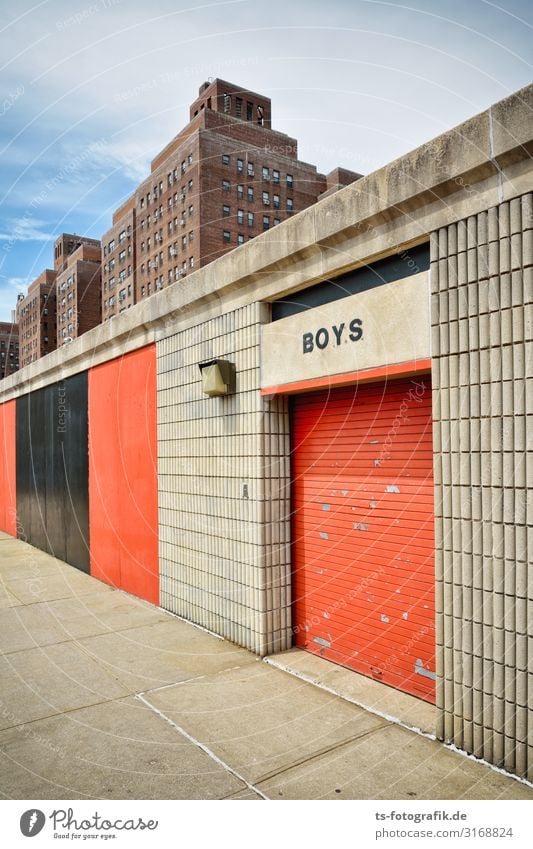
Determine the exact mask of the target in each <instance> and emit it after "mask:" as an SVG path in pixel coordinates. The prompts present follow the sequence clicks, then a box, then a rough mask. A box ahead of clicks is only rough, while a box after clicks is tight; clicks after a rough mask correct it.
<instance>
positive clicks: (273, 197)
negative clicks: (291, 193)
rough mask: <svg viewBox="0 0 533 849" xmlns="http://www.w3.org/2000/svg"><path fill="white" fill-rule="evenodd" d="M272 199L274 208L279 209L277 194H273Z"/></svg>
mask: <svg viewBox="0 0 533 849" xmlns="http://www.w3.org/2000/svg"><path fill="white" fill-rule="evenodd" d="M272 201H273V204H274V209H279V208H280V197H279V195H273V196H272Z"/></svg>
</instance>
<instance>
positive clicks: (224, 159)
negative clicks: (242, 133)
mask: <svg viewBox="0 0 533 849" xmlns="http://www.w3.org/2000/svg"><path fill="white" fill-rule="evenodd" d="M229 161H230V156H229V153H223V154H222V165H229Z"/></svg>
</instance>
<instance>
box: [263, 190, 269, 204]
mask: <svg viewBox="0 0 533 849" xmlns="http://www.w3.org/2000/svg"><path fill="white" fill-rule="evenodd" d="M263 206H270V195H269V193H268V192H263Z"/></svg>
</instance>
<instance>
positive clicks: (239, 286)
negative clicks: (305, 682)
mask: <svg viewBox="0 0 533 849" xmlns="http://www.w3.org/2000/svg"><path fill="white" fill-rule="evenodd" d="M532 106H533V87H528V88H526V89H523V90H521V91H520V92H517V93H516V94H515V95H513V96H511V97H509V98H507V99H506V100H504V101H501V102H500V103H497V104H495V105H494V106H492V107H491V108H490V109H489V110H487V111H486V112H483V113H481V114H480V115H477V116H475V117H473V118H472V119H470V120H469V121H466V122H465V123H464V124H462V125H460V126H458V127H456V128H454V129H453V130H451V131H450V132H448V133H445V134H444V135H442V136H440V137H438V138H436V139H434V140H433V141H431V142H428V143H427V144H425V145H422V146H421V147H420V148H418V149H417V150H415V151H412V152H411V153H409V154H407V155H405V156H404V157H401V158H400V159H398V160H396V161H395V162H394V163H391V164H390V165H388V166H386V167H385V168H383V169H380V170H379V171H377V172H375V173H373V174H370V175H367V176H366V177H364V178H362V179H361V180H359V181H357V182H356V183H355V184H354V185H353V186H349V187H347V188H344V189H343V190H342V191H337V192H335V193H334V194H333V195H332V196H330V197H327V198H325V199H324V200H323V201H321V202H320V203H318V204H314V205H312V206H310V207H309V208H307V209H305V210H303V211H302V212H300V213H299V214H298V215H297V216H295V217H294V218H292V219H290V220H287V221H285V222H284V223H283V224H281V225H279V227H277V228H274V230H269V231H268V232H264V233H263V234H262V235H260V236H258V237H257V238H255V239H254V240H253V241H252V242H251V243H250V244H247V245H245V247H244V248H243V249H242V250H240V251H235V252H233V253H231V254H230V255H227V256H223V257H221V258H220V259H219V260H218V262H217V264H216V274H214V273H213V268H214V267H215V266H211V265H208V266H207V267H206V268H201V269H199V270H197V271H195V276H194V278H193V279H194V285H193V284H192V281H191V285H188V286H173V287H171V288H170V289H168V290H165V291H164V292H163V293H162V294H161V296H160V297H159V298H155V299H148V300H143V301H142V302H141V303H138V304H137V305H136V306H134V307H132V308H131V309H130V310H128V311H127V313H126V314H125V315H123V316H122V318H121V322H122V326H123V333H122V334H121V335H120V336H117V333H116V329H115V328H113V327H111V326H110V325H109V323H108V324H107V325H106V326H104V327H102V328H98V329H97V330H94V331H92V332H89V333H86V334H85V335H84V336H83V337H82V338H81V339H79V340H77V341H75V342H73V344H72V345H71V346H69V347H68V349H65V350H58V351H56V352H54V353H52V354H51V355H50V356H49V357H47V358H46V360H44V361H41V362H38V363H33V364H31V365H30V366H28V367H27V368H26V369H23V370H21V371H20V372H18V373H17V374H15V375H13V376H12V377H10V378H8V379H7V380H4V381H3V384H2V388H1V390H0V432H1V433H3V434H4V442H5V445H4V451H3V454H4V456H5V457H7V458H8V461H7V462H6V463H5V465H4V469H3V472H2V474H3V475H4V477H6V476H7V478H8V479H9V480H8V483H9V484H10V485H9V486H5V487H3V488H2V492H3V493H4V495H3V503H2V505H1V508H2V509H1V510H0V517H1V516H2V515H3V516H4V517H5V518H4V520H3V527H2V530H5V531H7V532H8V533H16V527H15V526H14V524H13V521H12V520H11V519H9V517H11V516H13V515H15V511H16V512H17V514H18V517H19V518H20V521H21V523H22V525H23V526H24V527H25V528H30V529H31V534H32V538H30V539H29V541H30V542H31V543H32V544H34V545H41V546H42V545H43V544H44V543H43V539H44V537H45V535H44V534H43V531H42V523H41V526H40V525H39V515H40V513H39V509H40V505H41V504H42V501H43V499H44V500H45V501H46V498H47V497H48V491H47V490H46V487H45V490H46V491H43V489H42V487H43V485H42V483H40V482H38V481H34V482H33V483H32V481H31V477H29V475H30V470H29V468H28V460H27V458H28V456H30V451H29V443H33V439H34V436H33V432H32V427H34V424H32V422H35V417H33V419H32V417H31V409H32V404H36V405H37V408H39V405H41V407H42V406H43V405H44V409H46V408H47V407H46V405H47V404H52V403H53V400H52V399H53V397H55V396H54V393H56V392H57V391H59V390H61V392H62V393H63V395H62V397H66V398H70V399H71V401H70V403H69V404H67V405H66V406H67V408H68V409H67V414H68V415H69V416H71V417H72V427H71V428H70V427H67V428H66V432H65V433H64V434H63V433H62V434H57V433H55V432H54V433H50V434H49V439H50V440H51V444H50V445H49V446H48V447H46V448H44V447H43V448H41V447H39V449H38V450H39V451H43V452H44V451H47V452H48V453H50V452H52V454H53V452H54V451H59V450H61V451H65V452H66V453H67V454H68V455H69V456H70V454H69V452H72V458H73V461H72V463H71V465H70V466H69V470H68V474H71V475H72V481H68V487H69V488H70V489H72V490H73V491H75V492H76V493H77V495H78V496H79V501H78V502H77V503H76V504H75V505H71V507H68V505H67V507H66V508H65V509H71V510H75V513H76V517H77V527H78V528H79V529H80V530H79V532H78V531H76V530H73V529H75V526H76V523H74V522H68V521H67V522H65V523H64V526H63V527H62V528H59V529H58V531H57V534H58V535H57V539H56V538H54V543H53V544H54V551H56V552H57V553H59V556H61V557H63V559H65V560H67V561H68V562H70V563H72V564H73V565H75V566H77V567H78V568H82V569H85V570H86V571H88V572H90V573H91V574H92V575H93V576H94V577H97V578H99V579H100V580H103V581H106V582H108V583H110V584H112V585H113V586H117V587H122V588H124V589H126V590H127V591H128V592H132V593H134V594H136V595H138V596H140V597H141V598H144V599H147V600H149V601H151V602H154V603H158V604H160V605H161V606H162V607H163V608H165V609H167V610H169V611H172V612H173V613H175V614H177V615H179V616H181V617H183V618H185V619H187V620H189V621H192V622H194V623H196V624H198V625H200V626H202V627H205V628H208V629H210V630H212V631H214V632H216V633H218V634H219V635H221V636H222V637H225V638H226V639H228V640H232V641H234V642H236V643H238V644H240V645H242V646H244V647H246V648H248V649H249V650H251V651H253V652H255V653H257V654H258V655H259V656H266V655H270V654H272V653H276V652H282V651H285V650H286V649H289V648H290V647H294V646H296V647H299V648H300V649H301V650H302V651H306V652H312V653H314V654H318V655H320V656H322V657H323V658H325V659H327V660H329V661H331V662H332V663H337V664H340V665H341V666H343V667H347V668H349V669H351V670H353V672H354V674H358V675H363V676H366V677H367V678H371V679H373V681H374V682H376V683H375V686H379V687H384V688H395V689H396V690H398V691H402V692H405V693H408V694H409V695H410V696H412V697H415V698H418V699H420V700H422V701H423V702H426V703H428V704H431V705H434V706H435V708H434V711H435V714H434V715H435V727H434V729H433V731H434V733H435V734H436V736H437V737H438V738H439V739H440V740H443V741H444V742H445V743H447V744H450V745H455V746H457V747H458V748H460V749H462V750H464V751H466V752H467V753H470V754H472V755H474V756H476V757H479V758H484V759H485V760H487V761H489V762H490V763H492V764H495V765H496V766H498V767H501V768H504V769H506V770H508V771H509V772H512V773H515V774H516V775H518V776H520V777H522V778H524V779H527V780H529V781H533V721H532V714H531V704H530V701H529V702H528V696H530V687H531V671H532V660H533V653H532V648H531V646H532V642H531V641H532V637H533V633H532V630H531V628H532V625H531V623H532V621H533V617H532V616H531V605H532V603H533V581H532V574H531V562H532V557H531V545H532V539H531V528H532V524H533V523H532V521H531V518H532V514H531V509H532V507H531V486H532V483H533V479H532V472H533V445H532V444H531V434H532V433H533V428H532V426H531V424H532V419H533V392H532V379H531V378H532V373H531V371H532V369H531V366H532V346H533V321H532V311H533V286H532V273H533V191H532V188H533V181H532V177H533V168H532V164H531V158H530V156H529V153H528V151H530V150H531V147H532V144H533V139H532V137H531V124H530V121H529V119H528V117H527V116H528V114H530V113H529V112H528V110H530V109H531V108H532ZM241 108H242V107H241ZM198 109H199V115H200V114H207V113H206V111H205V107H204V109H203V110H202V109H201V103H200V105H199V107H198ZM230 155H232V154H231V153H230ZM193 163H194V156H193ZM180 176H181V175H180ZM144 214H145V215H146V209H144ZM145 226H146V225H145ZM258 281H260V285H258ZM47 399H48V400H47ZM15 422H16V423H17V427H15ZM85 424H86V426H87V430H86V431H85V430H84V429H83V427H84V426H85ZM82 425H83V426H82ZM38 437H39V435H38V434H37V433H35V446H41V444H42V441H39V438H38ZM58 440H60V441H61V440H63V441H64V442H65V444H64V445H59V446H58V443H57V441H58ZM67 443H68V444H67ZM19 480H20V481H21V482H22V489H23V493H24V497H20V498H19V497H18V495H17V491H16V488H17V482H18V481H19ZM32 487H33V489H32ZM66 487H67V482H66V483H65V489H66ZM9 493H12V496H10V495H9ZM28 493H29V496H28ZM10 497H11V501H9V498H10ZM50 498H54V499H56V498H57V493H55V492H51V493H50ZM69 534H70V536H69ZM87 539H89V540H90V544H89V546H87V545H84V544H82V543H83V541H84V540H85V541H86V540H87ZM132 552H134V556H132Z"/></svg>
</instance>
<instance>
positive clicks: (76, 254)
mask: <svg viewBox="0 0 533 849" xmlns="http://www.w3.org/2000/svg"><path fill="white" fill-rule="evenodd" d="M62 238H63V237H61V239H62ZM61 239H58V240H57V242H56V247H57V244H58V242H60V243H61ZM60 247H63V245H62V244H60ZM101 252H102V248H101V243H100V241H98V240H96V239H90V240H89V239H86V240H83V241H82V242H81V244H79V245H78V247H76V248H74V249H73V251H72V252H71V253H68V254H67V255H66V257H65V261H64V263H63V268H62V270H61V271H60V272H59V273H58V275H57V279H56V311H57V345H58V347H59V346H61V345H63V344H64V343H65V342H67V341H70V340H71V339H76V338H77V337H78V336H81V335H82V333H86V332H87V330H91V328H93V327H96V325H97V324H100V323H101V321H102V313H101V299H100V292H101V285H102V276H101ZM57 259H58V260H59V259H60V256H59V257H57Z"/></svg>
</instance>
